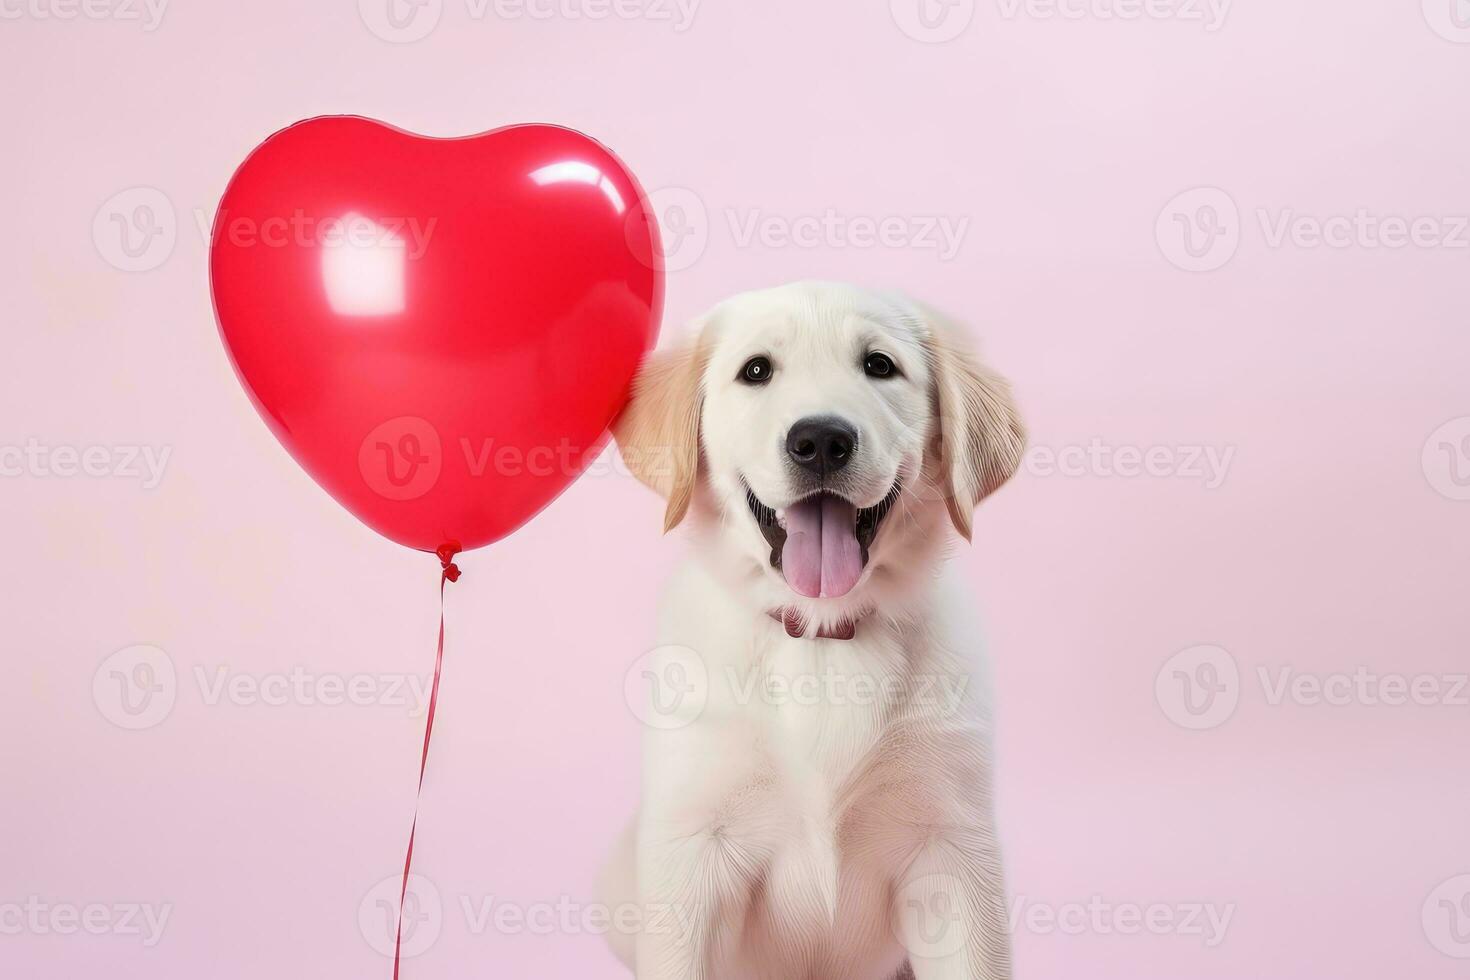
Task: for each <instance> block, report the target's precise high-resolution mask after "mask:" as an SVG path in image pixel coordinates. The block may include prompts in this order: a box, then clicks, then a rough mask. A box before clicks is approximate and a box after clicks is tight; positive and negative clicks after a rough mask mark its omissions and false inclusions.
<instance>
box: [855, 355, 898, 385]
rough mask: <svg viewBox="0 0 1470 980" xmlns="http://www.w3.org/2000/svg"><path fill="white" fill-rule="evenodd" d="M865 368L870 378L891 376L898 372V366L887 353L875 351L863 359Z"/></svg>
mask: <svg viewBox="0 0 1470 980" xmlns="http://www.w3.org/2000/svg"><path fill="white" fill-rule="evenodd" d="M863 370H864V371H866V372H867V374H868V377H870V378H891V377H893V376H894V375H895V374H897V373H898V366H897V365H895V364H894V363H893V358H891V357H889V356H888V355H887V354H884V353H882V352H881V351H873V352H872V353H871V354H869V355H868V356H867V357H866V358H864V359H863Z"/></svg>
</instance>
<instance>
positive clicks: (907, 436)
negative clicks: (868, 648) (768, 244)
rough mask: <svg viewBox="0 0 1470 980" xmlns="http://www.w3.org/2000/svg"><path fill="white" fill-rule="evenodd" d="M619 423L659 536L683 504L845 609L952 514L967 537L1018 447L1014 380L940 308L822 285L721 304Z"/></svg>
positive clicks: (790, 586) (745, 549)
mask: <svg viewBox="0 0 1470 980" xmlns="http://www.w3.org/2000/svg"><path fill="white" fill-rule="evenodd" d="M613 431H614V434H615V435H616V436H617V439H618V443H619V446H620V448H621V450H622V452H623V456H624V459H625V460H626V462H627V464H628V466H629V468H630V469H631V470H632V471H633V473H634V474H635V475H636V476H637V477H638V478H639V479H641V480H642V481H643V482H645V483H647V484H648V485H649V486H652V487H653V488H654V489H656V490H658V491H659V492H660V493H661V494H663V495H664V496H665V497H667V498H668V510H667V512H666V518H665V529H668V528H672V527H674V526H675V525H677V524H679V523H680V522H681V521H682V520H684V518H685V517H686V515H687V514H689V513H690V511H691V508H693V510H694V512H695V514H696V515H697V516H698V517H699V518H700V519H701V521H702V522H703V523H704V524H705V525H706V526H710V527H717V528H719V529H721V530H723V531H724V532H725V533H726V534H727V535H728V536H729V537H730V538H731V539H732V541H733V542H734V543H735V545H736V548H737V551H738V552H739V553H741V554H743V555H744V556H746V557H748V558H749V560H750V565H751V569H752V570H756V571H758V574H760V575H761V576H763V577H764V578H765V579H766V581H767V584H768V585H769V586H771V587H772V589H773V590H775V591H776V592H777V593H782V592H784V593H785V595H786V596H788V597H791V594H792V593H794V597H801V599H800V600H797V601H802V600H816V601H818V602H820V601H821V600H834V601H838V602H842V603H845V604H847V605H849V606H850V605H851V604H852V600H851V599H850V598H848V597H851V596H854V595H856V594H857V593H858V592H860V591H861V587H862V586H863V585H864V584H865V583H867V582H869V581H870V580H871V579H872V578H873V577H874V576H875V575H876V574H879V573H881V571H882V570H883V568H884V567H885V566H891V565H895V564H899V563H904V562H905V561H906V559H909V558H913V557H914V556H915V555H916V554H917V553H919V552H922V551H923V550H925V549H926V548H928V549H930V550H932V545H933V544H934V539H935V538H937V537H939V536H940V533H941V529H942V527H943V524H944V517H945V515H947V517H948V521H949V522H950V523H952V524H953V526H954V528H955V529H956V530H957V531H958V532H959V533H960V534H961V535H963V536H964V537H966V538H968V537H969V535H970V519H971V512H972V511H973V509H974V507H975V505H976V504H977V503H979V501H980V500H981V499H982V498H983V497H984V496H986V495H987V494H989V493H990V492H992V491H993V490H995V489H996V488H997V487H999V486H1000V485H1001V484H1002V483H1004V482H1005V481H1006V479H1007V478H1009V477H1010V475H1011V474H1012V473H1013V472H1014V471H1015V469H1016V466H1017V465H1018V463H1019V462H1020V458H1021V451H1022V448H1023V443H1024V432H1023V429H1022V426H1021V422H1020V419H1019V418H1018V416H1017V414H1016V410H1015V406H1014V404H1013V402H1012V400H1011V395H1010V388H1009V385H1007V384H1006V382H1005V381H1004V380H1003V379H1001V378H1000V377H999V376H997V375H995V374H993V373H992V372H990V371H989V370H988V369H986V368H985V367H983V366H982V365H981V364H980V363H979V362H978V361H976V360H974V359H973V358H972V357H971V356H970V355H968V354H967V353H965V352H964V351H963V350H962V349H961V348H960V347H959V346H957V344H956V340H955V338H954V337H953V335H952V332H951V330H950V329H949V328H948V327H947V326H946V325H945V324H944V323H942V322H941V321H939V320H938V318H936V317H935V316H934V315H933V314H931V313H929V312H927V311H924V310H922V309H920V308H918V307H916V306H914V305H912V304H910V303H908V302H906V301H904V300H902V299H901V298H898V297H893V296H885V295H878V294H873V293H867V292H864V291H861V290H858V289H855V288H853V287H849V286H841V285H832V284H814V283H799V284H795V285H790V286H782V287H778V288H775V289H769V290H764V291H760V292H754V293H746V294H742V295H740V296H736V297H734V298H733V299H730V300H727V301H726V302H725V303H723V304H721V305H720V306H719V307H717V308H716V309H715V310H714V311H712V312H711V313H710V314H708V315H707V316H705V317H704V318H702V320H701V321H700V323H699V324H698V325H697V331H696V336H695V337H694V338H693V339H692V341H691V342H690V343H689V344H688V345H687V346H684V347H681V348H679V349H676V350H673V351H665V352H659V353H657V354H655V355H653V356H651V357H650V358H649V360H648V362H647V363H646V364H645V365H644V367H643V370H642V371H641V372H640V375H639V377H638V380H637V382H636V383H635V386H634V393H633V398H632V400H631V402H630V403H629V405H628V407H627V409H626V410H625V411H624V412H623V414H622V416H621V417H620V418H619V419H618V420H617V422H616V423H615V424H614V427H613ZM794 597H793V598H794ZM776 598H777V599H780V598H781V596H780V595H778V596H777V597H776Z"/></svg>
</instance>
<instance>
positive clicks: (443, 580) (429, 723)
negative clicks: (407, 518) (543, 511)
mask: <svg viewBox="0 0 1470 980" xmlns="http://www.w3.org/2000/svg"><path fill="white" fill-rule="evenodd" d="M458 553H459V546H458V545H454V544H445V545H440V546H439V550H438V551H437V552H436V554H437V555H438V556H439V564H440V565H441V566H443V569H444V570H443V573H442V574H441V575H440V576H439V650H438V652H437V653H435V654H434V683H433V685H432V686H431V687H430V688H429V714H428V718H427V720H426V721H425V722H424V748H423V751H421V752H420V753H419V785H418V789H416V790H415V791H414V798H413V823H412V824H411V825H410V827H409V830H408V853H407V854H406V855H405V856H404V858H403V884H402V885H401V886H400V887H399V889H398V925H397V932H396V933H395V935H394V937H393V980H398V965H399V959H400V954H401V953H402V950H403V900H404V898H405V897H407V895H408V871H409V869H410V868H412V867H413V838H414V834H415V833H417V832H418V829H419V797H420V796H421V795H422V794H423V792H424V770H425V769H426V768H427V767H428V764H429V739H430V738H432V737H433V735H434V711H435V709H436V708H438V706H439V672H440V670H441V669H442V668H443V666H444V587H445V585H447V584H448V583H450V582H458V581H459V566H458V565H456V564H455V563H454V556H455V555H456V554H458Z"/></svg>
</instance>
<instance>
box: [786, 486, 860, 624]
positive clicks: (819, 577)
mask: <svg viewBox="0 0 1470 980" xmlns="http://www.w3.org/2000/svg"><path fill="white" fill-rule="evenodd" d="M781 571H782V573H783V574H784V575H785V576H786V584H787V585H789V586H791V588H792V589H794V590H795V591H796V592H797V594H799V595H804V596H809V597H811V598H817V597H818V596H821V597H824V598H828V599H835V598H837V597H838V596H842V595H846V594H847V593H848V592H850V591H852V587H853V586H854V585H857V580H858V578H859V577H860V576H861V575H862V574H863V554H862V549H861V548H859V547H858V540H857V508H855V507H853V505H852V504H850V503H848V502H847V501H845V500H841V499H839V498H837V497H829V496H821V497H812V498H810V499H808V500H803V501H802V502H801V503H799V504H793V505H792V506H790V507H788V508H786V544H785V545H784V546H782V548H781Z"/></svg>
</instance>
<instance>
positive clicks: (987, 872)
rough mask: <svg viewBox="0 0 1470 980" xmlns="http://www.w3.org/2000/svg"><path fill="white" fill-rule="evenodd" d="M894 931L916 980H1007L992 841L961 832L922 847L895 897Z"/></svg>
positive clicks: (1006, 938)
mask: <svg viewBox="0 0 1470 980" xmlns="http://www.w3.org/2000/svg"><path fill="white" fill-rule="evenodd" d="M893 924H894V932H895V934H896V935H897V936H898V937H899V941H900V942H902V943H903V945H904V948H905V949H907V950H908V951H909V963H910V964H911V966H912V968H913V973H914V977H915V980H1010V976H1011V937H1010V931H1009V928H1008V925H1007V922H1006V909H1005V886H1004V882H1003V878H1002V874H1001V867H1000V858H999V852H998V850H997V848H996V846H995V844H994V842H993V839H992V838H990V835H987V834H985V833H976V832H974V831H971V830H959V831H954V832H952V833H949V834H943V833H941V834H937V835H935V836H934V837H932V838H931V839H929V840H928V841H926V842H925V843H924V844H922V845H921V846H920V848H919V851H918V853H917V854H916V856H915V857H914V860H913V861H912V862H911V863H910V865H909V867H908V868H907V870H906V871H905V873H904V875H903V876H902V878H900V880H899V882H898V888H897V889H896V890H895V894H894V908H893Z"/></svg>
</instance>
